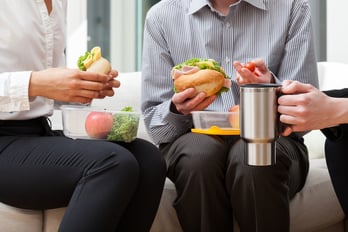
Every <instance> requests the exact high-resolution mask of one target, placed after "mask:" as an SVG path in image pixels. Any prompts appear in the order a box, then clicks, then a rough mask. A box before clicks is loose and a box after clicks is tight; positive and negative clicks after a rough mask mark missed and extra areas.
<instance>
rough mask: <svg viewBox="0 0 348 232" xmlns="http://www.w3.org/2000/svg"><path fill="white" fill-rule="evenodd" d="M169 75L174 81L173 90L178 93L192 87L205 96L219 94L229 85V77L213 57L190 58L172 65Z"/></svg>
mask: <svg viewBox="0 0 348 232" xmlns="http://www.w3.org/2000/svg"><path fill="white" fill-rule="evenodd" d="M171 76H172V78H173V81H174V92H176V93H179V92H182V91H184V90H185V89H188V88H194V89H195V90H196V95H197V94H198V93H199V92H204V93H206V95H207V96H212V95H220V94H221V93H223V92H227V91H228V90H229V89H230V87H231V80H230V77H229V76H227V74H226V73H225V71H224V69H223V68H222V67H221V66H220V65H219V63H218V62H216V61H215V60H213V59H203V58H192V59H189V60H186V61H185V62H184V63H181V64H178V65H176V66H174V67H173V69H172V71H171Z"/></svg>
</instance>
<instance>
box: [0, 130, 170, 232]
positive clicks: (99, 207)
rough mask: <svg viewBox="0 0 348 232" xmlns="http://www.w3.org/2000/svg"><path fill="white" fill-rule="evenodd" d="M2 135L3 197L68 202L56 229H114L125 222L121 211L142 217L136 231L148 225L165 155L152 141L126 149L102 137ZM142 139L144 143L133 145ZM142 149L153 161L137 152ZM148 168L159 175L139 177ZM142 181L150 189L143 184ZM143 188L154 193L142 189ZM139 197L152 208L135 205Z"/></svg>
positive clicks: (23, 202) (35, 205)
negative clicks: (72, 137) (99, 138)
mask: <svg viewBox="0 0 348 232" xmlns="http://www.w3.org/2000/svg"><path fill="white" fill-rule="evenodd" d="M0 139H1V140H0V186H1V187H0V200H1V201H2V202H4V203H7V204H10V205H13V206H16V207H21V208H28V209H48V208H56V207H63V206H68V207H67V210H66V213H65V215H64V218H63V220H62V223H61V226H60V231H84V232H89V231H91V232H94V231H95V232H97V231H98V232H99V231H105V232H106V231H115V230H116V228H118V226H119V225H120V224H121V221H122V227H126V226H125V224H126V222H123V217H125V218H133V219H134V220H140V221H141V225H140V226H139V227H138V229H139V230H138V231H148V230H149V228H150V226H151V223H152V220H153V218H154V216H155V213H156V212H155V209H157V207H158V201H159V196H160V193H161V192H162V187H163V179H164V176H165V175H164V173H165V172H164V171H163V165H164V164H163V159H162V157H161V155H160V153H159V151H158V150H157V149H156V148H155V147H154V146H153V145H152V144H150V143H147V142H145V141H141V142H136V141H135V142H134V143H130V144H128V145H127V149H126V148H124V147H122V146H120V145H118V144H113V143H111V142H106V141H92V140H72V139H67V138H65V137H56V136H52V137H6V136H3V137H0ZM141 144H143V145H144V147H142V148H139V149H138V148H134V147H135V146H138V145H141ZM133 146H134V147H133ZM141 150H142V151H143V153H142V154H140V151H141ZM130 151H132V152H135V153H136V155H133V154H132V153H131V152H130ZM140 155H143V156H144V157H147V158H148V159H149V160H151V161H152V163H150V162H147V161H145V158H144V159H143V158H141V159H138V158H136V157H139V156H140ZM152 164H153V166H152ZM161 164H163V165H161ZM158 167H162V169H159V170H157V168H158ZM152 168H153V170H152V173H157V174H158V177H157V178H156V179H155V180H153V182H151V181H150V180H148V177H146V180H147V181H144V182H143V180H142V178H140V176H142V174H143V173H141V172H142V171H145V170H151V169H152ZM157 171H158V172H157ZM152 175H154V174H152ZM145 176H146V174H145ZM146 184H150V185H151V187H152V189H151V188H149V189H146V190H144V186H145V185H146ZM146 188H147V186H146ZM152 190H153V192H152ZM146 191H148V192H152V193H153V195H152V196H151V197H150V196H149V195H151V194H149V193H148V194H144V195H142V193H144V192H146ZM140 198H141V199H140ZM133 200H134V202H133ZM142 201H144V202H147V203H146V204H147V205H146V206H148V207H149V208H150V210H149V211H148V215H147V216H144V214H145V213H144V211H146V208H145V209H141V207H143V204H141V205H138V203H139V202H142ZM136 208H139V209H140V210H139V212H138V211H136V210H134V209H136ZM125 212H127V213H125ZM138 213H139V214H138ZM125 215H126V216H125ZM125 220H128V219H125ZM128 221H129V220H128ZM134 223H135V222H134V221H133V222H132V224H134ZM129 231H131V230H129Z"/></svg>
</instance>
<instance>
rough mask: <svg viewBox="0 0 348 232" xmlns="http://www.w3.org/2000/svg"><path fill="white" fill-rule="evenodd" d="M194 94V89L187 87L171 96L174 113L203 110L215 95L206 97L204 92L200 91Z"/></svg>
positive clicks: (185, 113)
mask: <svg viewBox="0 0 348 232" xmlns="http://www.w3.org/2000/svg"><path fill="white" fill-rule="evenodd" d="M194 95H195V89H194V88H189V89H186V90H184V91H182V92H180V93H176V94H174V95H173V97H172V104H173V105H174V107H175V108H174V109H172V111H173V112H174V113H181V114H184V115H188V114H190V113H191V112H192V111H199V110H204V109H205V108H207V107H208V106H209V105H210V104H211V103H212V102H213V101H214V100H215V99H216V98H217V96H216V95H213V96H210V97H207V96H206V94H205V93H203V92H201V93H199V94H197V95H196V96H194Z"/></svg>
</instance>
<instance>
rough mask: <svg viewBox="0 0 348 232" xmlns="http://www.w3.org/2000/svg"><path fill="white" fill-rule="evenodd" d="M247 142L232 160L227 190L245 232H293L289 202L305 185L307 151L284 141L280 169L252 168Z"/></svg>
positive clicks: (279, 151) (233, 152) (238, 147)
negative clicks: (246, 156) (247, 156)
mask: <svg viewBox="0 0 348 232" xmlns="http://www.w3.org/2000/svg"><path fill="white" fill-rule="evenodd" d="M244 153H245V149H244V142H243V141H242V140H240V141H239V142H237V143H236V144H234V145H233V148H232V150H231V152H230V154H229V157H228V165H229V166H228V169H227V175H226V186H227V188H228V191H229V193H230V194H231V205H232V207H233V213H234V215H235V217H236V219H237V222H238V223H239V227H240V229H241V231H245V232H249V231H250V232H279V231H282V232H286V231H289V225H290V216H289V199H290V198H292V197H293V196H294V195H295V194H296V192H298V191H299V190H300V189H301V188H302V187H303V184H304V182H305V179H306V176H307V170H308V166H307V167H306V163H307V162H305V160H306V159H307V149H306V148H305V146H304V145H303V143H302V142H300V141H295V140H293V139H291V138H286V137H280V138H279V139H278V140H277V143H276V155H277V156H276V165H272V166H249V165H245V161H244V157H245V156H244Z"/></svg>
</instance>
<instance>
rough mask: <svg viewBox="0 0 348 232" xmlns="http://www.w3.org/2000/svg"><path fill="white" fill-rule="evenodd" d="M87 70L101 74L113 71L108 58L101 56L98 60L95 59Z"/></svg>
mask: <svg viewBox="0 0 348 232" xmlns="http://www.w3.org/2000/svg"><path fill="white" fill-rule="evenodd" d="M87 71H88V72H95V73H99V74H109V73H110V71H111V64H110V62H109V61H108V60H107V59H105V58H103V57H100V58H99V59H98V60H96V61H94V62H93V63H92V64H91V66H90V67H89V68H87Z"/></svg>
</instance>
